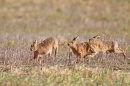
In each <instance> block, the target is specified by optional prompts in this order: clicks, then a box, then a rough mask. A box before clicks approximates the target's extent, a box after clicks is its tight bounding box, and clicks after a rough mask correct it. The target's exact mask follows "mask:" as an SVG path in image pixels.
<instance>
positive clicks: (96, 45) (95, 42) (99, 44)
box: [89, 37, 126, 58]
mask: <svg viewBox="0 0 130 86" xmlns="http://www.w3.org/2000/svg"><path fill="white" fill-rule="evenodd" d="M89 46H90V47H91V49H92V51H93V56H95V55H96V54H97V53H99V52H102V53H106V52H107V51H108V52H110V53H122V54H123V56H124V58H126V52H125V51H124V50H123V49H122V48H119V47H118V43H117V41H101V40H99V39H98V38H94V37H93V38H91V39H89Z"/></svg>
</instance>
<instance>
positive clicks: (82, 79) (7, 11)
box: [0, 0, 130, 86]
mask: <svg viewBox="0 0 130 86" xmlns="http://www.w3.org/2000/svg"><path fill="white" fill-rule="evenodd" d="M0 2H1V3H0V8H1V10H0V85H1V86H129V85H130V1H129V0H104V1H102V0H71V1H70V0H53V1H52V0H47V1H46V0H21V1H17V0H5V1H3V0H0ZM95 35H101V40H103V41H104V40H106V41H107V40H116V41H117V42H118V43H119V45H120V46H121V47H122V48H123V49H125V50H126V52H127V59H124V58H123V55H122V54H110V53H107V54H106V56H105V57H103V55H102V53H100V54H97V55H96V56H95V57H94V58H91V59H90V60H89V61H88V59H85V61H84V62H82V63H78V64H76V63H75V62H76V59H77V57H76V56H75V55H74V54H73V53H71V50H70V48H69V47H68V46H67V43H68V42H69V41H70V40H72V38H73V37H75V36H79V39H78V42H85V41H88V39H89V38H91V37H93V36H95ZM51 36H53V37H56V38H57V39H58V42H59V54H58V56H57V58H56V60H57V61H53V60H48V56H44V57H43V58H42V65H40V64H39V62H38V61H37V60H33V61H31V62H29V60H30V59H31V58H33V52H31V51H30V46H31V44H32V42H33V41H34V40H35V39H37V40H38V42H39V43H40V42H42V41H43V40H44V39H46V38H48V37H51ZM52 57H54V52H53V56H52Z"/></svg>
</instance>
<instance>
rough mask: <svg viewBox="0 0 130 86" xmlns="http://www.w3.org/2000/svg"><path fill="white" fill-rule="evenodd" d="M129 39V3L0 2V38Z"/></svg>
mask: <svg viewBox="0 0 130 86" xmlns="http://www.w3.org/2000/svg"><path fill="white" fill-rule="evenodd" d="M5 33H8V34H32V35H47V36H51V35H65V36H73V35H82V36H93V35H97V34H99V35H107V36H112V37H124V38H127V37H130V0H19V1H18V0H0V34H5Z"/></svg>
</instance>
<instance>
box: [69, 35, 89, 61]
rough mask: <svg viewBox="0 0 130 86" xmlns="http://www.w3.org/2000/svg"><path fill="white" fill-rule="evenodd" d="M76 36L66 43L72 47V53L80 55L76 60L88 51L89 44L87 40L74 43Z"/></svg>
mask: <svg viewBox="0 0 130 86" xmlns="http://www.w3.org/2000/svg"><path fill="white" fill-rule="evenodd" d="M76 39H77V37H76V38H74V39H73V40H72V41H70V42H69V43H68V46H69V47H70V48H71V49H72V51H73V53H74V54H75V55H76V56H77V57H80V58H79V60H78V61H77V62H79V61H80V60H81V58H83V57H84V56H86V54H88V53H89V52H90V51H89V46H88V42H83V43H76Z"/></svg>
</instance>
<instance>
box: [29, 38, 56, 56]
mask: <svg viewBox="0 0 130 86" xmlns="http://www.w3.org/2000/svg"><path fill="white" fill-rule="evenodd" d="M53 49H55V56H56V55H57V54H58V41H57V39H56V38H53V37H50V38H47V39H45V40H44V41H43V42H42V43H40V44H37V41H35V42H33V44H32V45H31V48H30V50H31V51H33V52H34V59H36V58H38V57H42V56H43V55H47V54H49V57H51V55H52V50H53Z"/></svg>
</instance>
